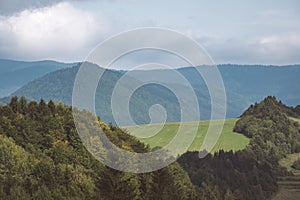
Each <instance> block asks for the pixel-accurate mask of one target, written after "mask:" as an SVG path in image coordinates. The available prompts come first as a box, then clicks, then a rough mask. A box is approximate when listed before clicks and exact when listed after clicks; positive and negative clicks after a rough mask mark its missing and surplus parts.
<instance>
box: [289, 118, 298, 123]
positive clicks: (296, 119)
mask: <svg viewBox="0 0 300 200" xmlns="http://www.w3.org/2000/svg"><path fill="white" fill-rule="evenodd" d="M290 119H292V120H294V121H296V122H298V123H299V124H300V119H299V118H295V117H290Z"/></svg>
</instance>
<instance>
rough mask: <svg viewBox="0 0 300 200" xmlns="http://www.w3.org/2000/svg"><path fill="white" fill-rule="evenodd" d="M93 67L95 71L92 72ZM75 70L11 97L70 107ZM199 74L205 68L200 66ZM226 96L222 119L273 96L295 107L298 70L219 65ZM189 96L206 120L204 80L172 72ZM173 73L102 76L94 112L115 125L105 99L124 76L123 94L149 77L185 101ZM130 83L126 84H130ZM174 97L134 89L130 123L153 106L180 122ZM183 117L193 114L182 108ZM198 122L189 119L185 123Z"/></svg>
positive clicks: (159, 89)
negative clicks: (54, 102)
mask: <svg viewBox="0 0 300 200" xmlns="http://www.w3.org/2000/svg"><path fill="white" fill-rule="evenodd" d="M95 67H98V66H95ZM78 68H79V66H76V67H73V68H68V69H62V70H59V71H54V72H52V73H49V74H47V75H45V76H43V77H40V78H38V79H36V80H34V81H31V82H30V83H28V84H26V85H25V86H23V87H22V88H20V89H19V90H17V91H16V92H14V93H13V94H12V96H14V95H16V96H26V97H27V98H30V99H34V100H39V99H41V98H44V99H45V100H50V99H54V100H55V101H60V100H61V101H63V102H64V103H66V104H69V105H70V104H71V103H72V91H73V83H74V80H75V76H76V73H77V71H78ZM202 68H205V67H204V66H202ZM218 68H219V71H220V73H221V75H222V78H223V81H224V85H225V89H226V96H227V114H226V117H227V118H233V117H238V116H240V115H241V114H242V112H243V111H244V110H245V109H246V108H247V107H248V106H249V105H250V104H252V103H254V102H256V101H258V100H259V99H261V98H263V97H264V96H266V95H272V96H273V95H276V96H278V98H280V99H282V100H283V101H284V102H287V104H288V105H296V104H297V103H298V102H300V96H298V95H297V94H299V93H300V88H299V87H298V85H300V79H299V78H298V76H299V74H300V66H280V67H279V66H244V65H220V66H218ZM176 71H177V72H179V73H180V74H181V75H183V76H184V78H185V79H187V80H188V83H189V84H191V87H192V88H193V90H194V91H195V94H196V97H197V100H198V102H199V107H200V115H201V117H200V119H203V120H204V119H210V110H211V103H210V100H211V99H210V96H209V91H208V89H207V87H206V84H205V82H204V80H203V79H202V77H201V75H199V73H197V71H196V70H195V69H194V68H191V67H186V68H180V69H177V70H176ZM173 72H174V70H140V71H130V72H128V73H127V71H116V70H106V71H105V73H104V75H103V76H102V79H101V82H99V85H98V88H97V92H96V102H97V103H96V111H97V114H98V115H100V116H101V118H102V120H103V121H105V122H113V123H115V120H114V117H113V116H112V109H111V96H112V92H113V90H114V87H115V85H116V83H117V82H118V80H119V79H120V78H121V77H122V76H123V75H124V74H125V73H126V81H125V82H127V84H125V85H123V86H122V87H124V91H125V90H127V89H129V88H130V87H131V86H130V85H135V84H137V85H143V83H144V81H145V80H147V79H149V77H156V78H157V79H158V80H161V82H163V83H166V84H169V85H170V86H172V87H173V88H175V89H176V91H179V92H178V94H176V95H177V96H178V95H179V96H180V95H185V91H187V90H188V89H189V88H190V87H189V86H188V85H187V84H186V83H184V82H178V79H176V78H174V75H173V74H174V73H173ZM131 83H132V84H131ZM176 95H175V94H174V93H172V91H170V90H169V89H167V88H166V87H163V86H161V85H158V84H147V85H144V86H142V87H140V88H138V89H137V90H136V91H135V92H134V93H133V95H132V96H131V99H130V103H129V110H130V112H131V116H132V118H133V120H134V122H135V123H137V124H143V123H149V122H150V121H151V119H150V117H149V108H150V107H151V106H152V105H155V104H161V105H162V106H163V107H165V108H166V111H167V113H168V118H167V120H166V121H168V122H171V121H181V119H180V114H181V113H180V106H179V101H178V99H177V96H176ZM190 99H191V98H190V96H187V97H186V102H185V103H186V104H187V105H192V103H191V102H192V101H191V100H190ZM188 110H189V112H190V113H191V115H192V113H193V112H195V111H196V110H195V109H194V108H193V106H190V107H188ZM195 120H199V118H191V119H190V121H195ZM118 125H120V126H123V125H132V122H130V120H129V119H127V118H126V117H122V122H121V123H119V124H118Z"/></svg>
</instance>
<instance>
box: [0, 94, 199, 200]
mask: <svg viewBox="0 0 300 200" xmlns="http://www.w3.org/2000/svg"><path fill="white" fill-rule="evenodd" d="M99 124H100V125H101V126H102V128H103V130H105V133H106V135H107V136H108V137H109V138H110V139H111V140H112V141H113V142H114V143H115V144H116V145H118V146H121V147H122V146H124V144H126V145H125V146H126V148H127V150H128V149H129V150H132V151H138V152H139V151H144V152H147V151H149V150H150V149H149V147H147V146H145V145H144V144H142V143H140V142H139V141H138V140H136V139H135V138H133V137H132V136H130V135H128V134H126V133H125V132H124V131H123V130H121V129H120V128H118V127H115V126H112V125H110V126H107V125H106V124H104V123H99ZM0 133H1V135H0V197H1V199H12V200H15V199H55V200H58V199H114V200H115V199H196V198H197V196H196V195H197V194H196V192H195V188H194V186H193V185H192V183H191V182H190V179H189V177H188V175H187V174H186V173H185V171H184V170H183V169H182V168H181V167H180V165H179V164H178V163H176V162H175V163H173V164H172V165H169V166H168V167H166V168H163V169H161V170H158V171H155V172H152V173H146V174H132V173H124V172H120V171H116V170H114V169H111V168H109V167H106V166H104V165H103V164H102V163H101V162H99V161H98V160H96V159H95V158H94V157H93V156H92V155H91V154H90V153H89V152H88V151H87V150H86V149H85V148H84V146H83V145H82V143H81V140H80V138H79V136H78V135H77V132H76V130H75V126H74V122H73V116H72V112H71V107H69V106H66V105H64V104H62V103H59V104H57V105H56V104H55V103H54V102H53V101H49V103H46V102H45V101H44V100H41V101H40V102H39V103H37V102H34V101H32V102H27V101H26V99H25V98H24V97H22V98H21V99H20V100H18V98H17V97H14V98H12V100H11V102H10V103H9V104H8V105H6V106H0Z"/></svg>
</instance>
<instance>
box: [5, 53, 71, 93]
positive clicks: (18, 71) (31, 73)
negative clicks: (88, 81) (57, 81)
mask: <svg viewBox="0 0 300 200" xmlns="http://www.w3.org/2000/svg"><path fill="white" fill-rule="evenodd" d="M75 64H76V63H61V62H56V61H51V60H45V61H16V60H7V59H0V97H5V96H8V95H10V94H11V93H12V92H14V91H15V90H17V89H18V88H20V87H22V86H23V85H25V84H27V83H28V82H29V81H32V80H34V79H36V78H38V77H41V76H43V75H45V74H47V73H49V72H52V71H56V70H59V69H63V68H66V67H71V66H74V65H75Z"/></svg>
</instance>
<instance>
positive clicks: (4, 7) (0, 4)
mask: <svg viewBox="0 0 300 200" xmlns="http://www.w3.org/2000/svg"><path fill="white" fill-rule="evenodd" d="M63 1H66V0H38V1H37V0H25V1H24V0H0V8H1V10H0V15H11V14H15V13H18V12H21V11H23V10H28V9H37V8H43V7H48V6H52V5H55V4H57V3H59V2H63ZM68 1H80V0H68Z"/></svg>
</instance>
